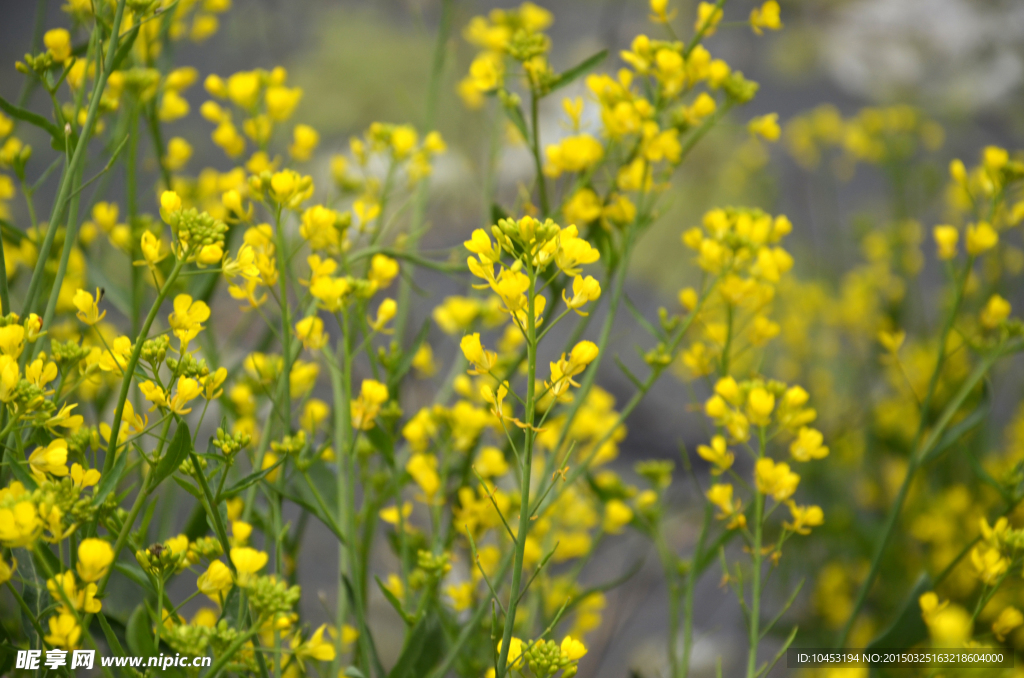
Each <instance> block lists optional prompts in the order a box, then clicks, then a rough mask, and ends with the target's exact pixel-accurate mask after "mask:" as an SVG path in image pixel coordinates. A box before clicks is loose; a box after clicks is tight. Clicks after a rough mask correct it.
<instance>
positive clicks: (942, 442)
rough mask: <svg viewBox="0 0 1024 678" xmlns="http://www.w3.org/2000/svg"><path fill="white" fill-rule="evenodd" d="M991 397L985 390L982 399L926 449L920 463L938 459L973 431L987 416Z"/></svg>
mask: <svg viewBox="0 0 1024 678" xmlns="http://www.w3.org/2000/svg"><path fill="white" fill-rule="evenodd" d="M990 404H991V398H989V397H988V393H987V392H986V394H985V397H984V398H983V399H982V401H981V404H979V405H978V406H977V407H976V408H975V409H974V411H972V412H971V413H970V414H968V415H967V416H966V417H964V418H963V419H961V420H960V421H958V422H957V423H956V424H954V425H953V426H950V427H949V429H947V430H946V432H945V433H944V434H943V436H942V438H940V439H939V442H937V443H935V447H933V448H932V449H930V450H928V454H926V455H925V456H924V458H923V459H921V463H923V464H927V463H928V462H930V461H934V460H936V459H938V458H939V457H940V456H941V455H942V454H943V453H944V452H946V451H948V450H949V449H950V448H952V447H953V445H955V444H956V443H957V442H958V441H959V440H960V439H961V438H963V437H964V436H965V435H967V434H968V433H970V432H971V431H973V430H974V429H975V428H977V427H978V426H980V425H981V424H982V423H984V422H985V420H986V419H987V418H988V415H989V411H990Z"/></svg>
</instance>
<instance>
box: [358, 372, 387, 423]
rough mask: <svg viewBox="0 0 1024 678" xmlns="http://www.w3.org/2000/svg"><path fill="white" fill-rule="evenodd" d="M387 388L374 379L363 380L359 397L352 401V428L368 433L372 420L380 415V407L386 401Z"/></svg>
mask: <svg viewBox="0 0 1024 678" xmlns="http://www.w3.org/2000/svg"><path fill="white" fill-rule="evenodd" d="M388 397H389V396H388V387H387V386H386V385H385V384H382V383H381V382H379V381H376V380H375V379H363V383H362V385H360V387H359V397H358V398H356V399H355V400H353V401H352V404H351V410H352V426H354V427H355V428H357V429H361V430H364V431H368V430H370V429H371V428H373V427H374V420H375V419H376V418H377V415H378V414H379V413H380V408H381V405H383V404H384V403H386V402H387V401H388Z"/></svg>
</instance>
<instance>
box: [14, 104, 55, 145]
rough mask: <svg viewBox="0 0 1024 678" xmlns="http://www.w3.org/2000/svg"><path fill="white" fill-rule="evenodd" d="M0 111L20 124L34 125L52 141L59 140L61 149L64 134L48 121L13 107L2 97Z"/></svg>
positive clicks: (30, 112)
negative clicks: (19, 121)
mask: <svg viewBox="0 0 1024 678" xmlns="http://www.w3.org/2000/svg"><path fill="white" fill-rule="evenodd" d="M0 111H3V112H5V113H6V114H7V115H9V116H11V117H12V118H15V119H17V120H21V121H22V122H27V123H28V124H30V125H34V126H36V127H38V128H39V129H41V130H43V131H44V132H46V133H47V134H49V135H50V136H51V137H53V139H54V141H58V140H59V141H60V143H61V145H62V147H63V144H64V132H63V130H60V129H57V126H56V125H55V124H53V123H52V122H50V121H49V120H47V119H46V118H44V117H43V116H41V115H38V114H36V113H33V112H32V111H28V110H25V109H24V108H22V107H21V106H15V105H14V104H12V103H11V102H9V101H7V99H4V98H3V97H0Z"/></svg>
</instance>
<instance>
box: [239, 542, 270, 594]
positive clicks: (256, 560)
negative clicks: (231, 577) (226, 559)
mask: <svg viewBox="0 0 1024 678" xmlns="http://www.w3.org/2000/svg"><path fill="white" fill-rule="evenodd" d="M230 555H231V562H232V563H234V565H235V570H236V571H237V572H238V585H239V586H245V585H246V584H247V583H248V582H249V580H250V579H251V578H252V575H254V574H256V573H257V572H259V571H260V570H262V569H263V566H264V565H266V564H267V554H266V553H264V552H263V551H257V550H256V549H254V548H250V547H248V546H238V547H235V548H233V549H231V554H230Z"/></svg>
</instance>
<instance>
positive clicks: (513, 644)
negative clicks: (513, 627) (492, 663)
mask: <svg viewBox="0 0 1024 678" xmlns="http://www.w3.org/2000/svg"><path fill="white" fill-rule="evenodd" d="M504 642H505V641H504V640H501V641H499V642H498V654H501V649H502V646H503V645H504ZM525 649H526V643H524V642H523V641H522V640H520V639H519V638H516V637H515V636H512V638H511V640H509V643H508V666H509V667H510V668H512V667H515V666H516V664H518V663H519V662H520V661H521V662H523V663H524V664H525V663H526V656H525V655H524V654H523V651H524V650H525ZM520 668H521V667H520Z"/></svg>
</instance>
